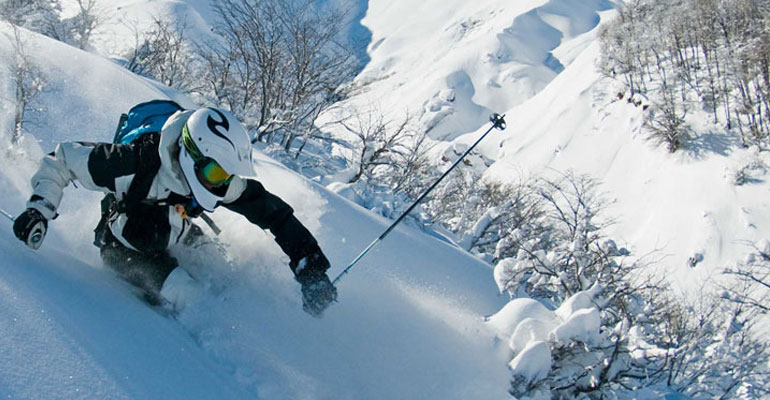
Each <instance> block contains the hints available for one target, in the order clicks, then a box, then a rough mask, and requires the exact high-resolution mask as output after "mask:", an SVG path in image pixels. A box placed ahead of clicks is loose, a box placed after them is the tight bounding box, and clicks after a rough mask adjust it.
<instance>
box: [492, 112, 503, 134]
mask: <svg viewBox="0 0 770 400" xmlns="http://www.w3.org/2000/svg"><path fill="white" fill-rule="evenodd" d="M489 122H491V123H492V126H493V127H494V128H496V129H499V130H501V131H504V130H505V126H506V125H505V114H503V115H500V114H498V113H494V114H492V115H490V116H489Z"/></svg>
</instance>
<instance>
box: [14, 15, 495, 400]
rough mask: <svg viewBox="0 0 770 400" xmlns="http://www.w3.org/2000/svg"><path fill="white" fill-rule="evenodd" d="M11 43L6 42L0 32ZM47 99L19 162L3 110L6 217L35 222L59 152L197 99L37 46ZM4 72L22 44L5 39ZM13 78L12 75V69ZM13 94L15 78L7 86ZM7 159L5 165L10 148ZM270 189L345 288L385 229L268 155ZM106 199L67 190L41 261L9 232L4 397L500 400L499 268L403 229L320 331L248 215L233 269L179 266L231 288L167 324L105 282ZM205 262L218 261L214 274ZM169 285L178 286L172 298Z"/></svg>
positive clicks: (191, 291) (191, 296) (280, 259)
mask: <svg viewBox="0 0 770 400" xmlns="http://www.w3.org/2000/svg"><path fill="white" fill-rule="evenodd" d="M3 29H4V31H3V32H7V30H5V28H3ZM29 49H30V51H31V54H32V55H33V58H34V59H35V60H36V61H37V62H39V63H40V64H41V67H42V69H43V72H44V73H46V74H47V76H48V78H49V80H50V84H49V85H48V90H47V91H46V92H44V93H43V94H42V95H41V110H42V111H39V112H35V113H34V114H33V117H34V119H35V124H30V125H28V127H29V129H30V133H29V134H28V135H27V136H26V137H25V140H24V142H23V143H22V145H21V146H20V147H16V148H11V149H9V143H8V140H9V132H10V128H11V124H12V118H11V117H12V115H11V111H12V110H11V108H10V107H9V106H8V105H9V104H8V103H7V102H4V107H3V108H2V110H0V111H1V112H2V113H1V114H0V128H1V129H2V132H5V133H4V134H3V136H2V143H3V145H2V149H3V151H2V152H0V165H2V166H3V168H2V172H0V184H2V185H3V187H5V188H6V190H4V191H3V192H2V194H1V195H0V204H1V205H2V207H3V208H4V209H7V210H9V211H11V212H13V213H19V212H21V211H22V210H23V207H24V201H25V199H26V197H27V196H28V195H29V191H30V188H29V184H28V180H29V178H30V176H31V175H32V173H33V172H34V170H35V168H36V163H37V160H39V158H40V157H41V156H42V154H43V153H45V152H48V151H51V150H52V149H53V146H54V145H55V143H56V142H58V141H61V140H90V141H99V140H109V138H110V137H111V135H112V133H113V132H114V124H115V123H116V121H117V117H118V115H119V113H120V112H123V111H125V110H126V109H127V108H128V107H129V106H130V105H132V104H134V103H136V102H139V101H143V100H148V99H151V98H156V97H162V96H164V95H171V96H174V98H175V99H177V100H178V101H182V102H185V99H184V98H182V97H180V96H178V95H175V94H174V93H173V92H171V91H168V90H167V89H164V88H160V87H157V86H155V85H153V84H152V83H151V82H149V81H147V80H144V79H141V78H138V77H135V76H132V75H130V74H129V73H127V72H126V71H124V70H122V69H120V68H119V67H117V66H116V65H114V64H112V63H110V62H108V61H107V60H105V59H102V58H99V57H97V56H94V55H91V54H88V53H84V52H81V51H77V50H74V49H72V48H69V47H66V46H64V45H62V44H60V43H57V42H53V41H51V40H49V39H46V38H42V37H40V36H37V35H29ZM0 51H2V53H3V55H4V56H3V58H2V60H8V59H9V57H8V54H9V51H10V50H9V43H8V41H7V40H6V38H5V37H4V36H2V37H0ZM4 64H5V63H4ZM0 76H1V77H2V80H0V82H2V84H3V86H2V93H3V96H4V97H9V94H10V93H9V89H10V87H9V85H8V84H9V77H8V75H7V72H6V69H2V70H0ZM5 149H9V150H5ZM256 170H257V171H258V174H259V176H258V177H259V179H260V180H261V181H262V182H263V183H264V184H265V186H266V187H267V188H268V189H269V190H271V191H273V192H275V193H277V194H279V195H281V196H282V197H283V198H284V199H285V200H287V202H289V203H290V204H291V205H292V206H293V207H294V208H295V209H296V210H297V214H298V216H299V217H300V219H302V220H303V221H304V222H305V223H306V225H307V226H308V227H309V228H310V229H311V230H312V231H313V232H314V233H315V234H316V235H317V237H318V239H319V241H320V243H321V245H322V247H323V248H324V249H325V251H326V253H327V255H328V256H329V259H330V260H331V261H332V264H333V267H332V270H331V271H330V273H331V274H332V275H335V274H336V273H338V272H340V271H341V269H342V268H343V267H344V265H345V264H346V263H347V262H348V261H349V260H350V259H352V258H353V257H354V256H355V255H356V254H357V253H358V252H359V251H360V250H361V249H362V248H363V246H365V245H366V244H367V243H368V241H370V240H371V239H373V238H374V237H376V236H377V235H378V234H379V233H380V232H381V231H382V230H383V229H384V228H385V227H386V223H387V221H384V220H382V219H380V218H377V217H374V216H372V215H371V214H369V213H368V212H366V211H365V210H363V209H361V208H359V207H357V206H355V205H353V204H351V203H350V202H348V201H347V200H344V199H342V198H340V197H338V196H336V195H334V194H331V193H329V192H327V191H325V190H324V189H322V188H320V187H318V186H317V185H315V184H313V183H311V182H309V181H306V180H305V179H304V178H301V177H299V176H298V175H296V174H294V173H292V172H290V171H288V170H287V169H285V168H283V167H282V166H281V165H279V164H278V163H277V162H275V161H272V160H270V159H269V158H267V157H265V156H261V155H258V161H257V165H256ZM98 199H99V195H98V194H97V193H91V192H87V191H85V190H82V189H73V188H71V187H70V188H68V189H67V190H65V198H64V201H63V203H62V207H61V209H60V213H61V216H60V217H59V218H57V219H56V220H55V221H52V222H51V224H50V231H49V235H48V237H47V239H46V242H45V243H44V246H43V247H42V248H41V249H40V250H39V251H37V252H34V251H31V250H29V249H27V248H26V247H24V246H23V245H22V244H21V243H20V242H18V241H17V240H16V239H15V238H14V237H13V234H12V232H11V224H10V223H9V221H5V222H2V223H0V232H1V234H0V248H2V254H3V255H4V256H3V257H2V260H0V290H1V291H2V294H3V295H2V296H0V310H2V311H0V314H2V317H1V318H2V319H1V320H2V321H3V323H2V324H0V342H2V346H3V349H4V351H3V352H2V353H3V354H2V355H0V371H1V372H0V395H3V396H6V397H10V398H26V399H35V398H46V399H48V398H68V399H69V398H136V399H140V398H179V399H183V398H185V399H186V398H212V399H214V398H216V399H223V398H238V399H241V398H270V399H275V398H292V399H295V398H308V399H317V398H318V399H320V398H342V399H357V398H372V399H388V398H479V399H481V398H501V397H503V396H505V390H506V388H507V382H508V378H509V375H508V372H507V370H506V368H505V363H506V361H507V360H506V354H505V353H506V351H505V350H504V345H503V346H501V345H500V344H499V343H498V341H497V340H496V339H495V335H494V333H493V332H491V331H489V330H488V328H487V327H486V326H485V324H484V323H483V322H482V316H484V315H488V314H491V313H493V312H494V311H496V310H497V309H499V308H500V307H501V306H502V304H504V303H505V299H504V298H502V297H499V296H497V295H496V289H495V284H494V281H493V279H492V274H491V269H490V268H489V267H488V266H487V265H485V264H483V263H482V262H480V261H478V260H476V259H475V258H473V257H471V256H469V255H467V254H464V253H462V252H460V251H458V250H456V249H455V248H453V247H450V246H449V245H447V244H446V243H444V242H441V241H439V240H436V239H434V238H431V237H428V236H425V235H423V234H422V233H420V232H417V231H414V230H412V229H410V228H408V227H403V228H399V229H398V230H396V231H394V233H393V234H392V235H391V236H390V237H388V239H387V240H386V241H385V242H384V243H382V244H381V246H380V247H379V248H378V249H377V250H375V251H373V252H372V253H371V254H370V255H369V256H367V258H366V259H365V260H364V261H362V262H361V264H360V265H359V266H358V267H357V269H356V270H355V271H354V272H353V273H351V274H350V275H348V276H346V278H345V279H343V280H342V281H341V282H340V285H339V292H340V295H339V300H340V301H339V303H337V304H335V305H333V306H332V307H331V308H330V309H329V310H328V312H327V313H326V315H325V316H324V318H323V319H320V320H319V319H314V318H311V317H310V316H308V315H306V314H305V313H303V312H302V311H301V300H300V293H299V287H298V285H297V284H296V283H295V282H294V281H293V278H292V276H291V272H290V271H289V269H288V267H287V266H286V261H287V260H286V259H285V256H282V254H281V252H280V250H279V248H278V247H277V245H275V244H274V243H273V241H272V239H271V238H270V237H269V235H268V234H266V233H264V232H262V231H261V230H259V229H257V228H256V227H253V226H250V225H249V224H248V223H247V222H246V221H245V220H243V219H242V218H240V217H239V216H237V215H234V214H231V213H228V212H227V210H221V211H218V212H216V213H214V214H213V218H214V219H215V220H216V221H217V222H218V224H219V225H220V226H222V227H224V228H225V233H224V234H223V235H222V241H223V242H225V243H228V244H229V246H230V247H229V254H230V255H231V256H232V260H230V262H229V263H211V262H210V260H216V259H217V258H216V256H215V255H212V254H210V252H207V251H206V250H201V249H199V250H197V251H194V252H182V253H179V254H178V255H179V257H180V260H181V262H182V264H183V265H186V266H189V267H191V268H196V267H197V268H200V267H201V266H203V267H204V268H208V269H210V270H211V271H212V272H213V275H214V276H215V277H216V278H215V280H216V282H215V283H217V284H224V289H217V290H214V289H205V288H200V287H195V286H188V287H185V286H184V285H182V286H181V287H177V289H180V290H181V291H182V292H185V293H183V295H182V298H181V299H180V301H179V303H178V304H179V305H180V306H183V307H184V308H183V309H182V310H181V311H180V312H179V315H178V316H177V318H176V319H171V318H166V317H162V316H160V315H159V314H158V313H156V312H155V311H153V310H151V309H149V308H148V307H147V306H146V305H144V304H143V303H142V302H141V301H139V300H138V299H136V298H135V296H134V295H133V294H132V293H131V290H130V288H129V287H128V285H126V284H124V283H123V282H121V281H119V280H118V279H117V278H116V277H115V276H114V275H113V273H112V272H111V271H109V270H108V269H107V268H105V267H104V266H102V264H101V262H100V261H99V258H98V252H97V249H96V248H95V247H93V246H92V245H91V244H90V242H91V241H92V229H93V227H94V226H95V224H96V222H97V220H98ZM207 260H208V261H209V262H207ZM172 287H173V285H172Z"/></svg>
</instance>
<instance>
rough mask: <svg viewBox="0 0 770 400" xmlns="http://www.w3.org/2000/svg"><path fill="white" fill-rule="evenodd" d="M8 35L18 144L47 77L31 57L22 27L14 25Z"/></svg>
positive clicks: (14, 134)
mask: <svg viewBox="0 0 770 400" xmlns="http://www.w3.org/2000/svg"><path fill="white" fill-rule="evenodd" d="M6 37H7V38H8V40H9V41H10V42H11V44H12V48H13V60H12V62H10V63H9V66H8V68H9V71H8V72H9V73H10V76H11V78H12V79H13V87H14V98H13V104H14V107H15V108H14V110H15V111H14V126H13V135H12V137H11V143H12V144H17V143H18V142H19V141H20V140H21V139H22V137H23V136H24V132H25V129H24V125H25V124H26V123H28V122H29V121H30V112H31V111H33V110H34V109H35V107H36V106H37V104H36V100H37V97H38V95H39V94H40V92H41V91H42V90H43V89H44V87H45V85H46V79H45V76H44V75H43V73H42V72H41V71H40V69H39V68H38V67H37V65H36V64H35V62H34V61H33V60H32V58H31V57H30V55H29V53H28V50H27V46H28V44H27V43H26V41H25V40H24V38H23V37H22V32H21V29H20V28H19V27H18V26H16V25H12V34H7V35H6Z"/></svg>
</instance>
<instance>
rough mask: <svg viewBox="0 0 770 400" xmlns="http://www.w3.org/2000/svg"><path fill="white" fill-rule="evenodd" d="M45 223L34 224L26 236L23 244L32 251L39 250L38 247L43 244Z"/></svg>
mask: <svg viewBox="0 0 770 400" xmlns="http://www.w3.org/2000/svg"><path fill="white" fill-rule="evenodd" d="M45 232H46V228H45V223H43V222H42V221H41V222H38V223H36V224H35V226H34V227H32V230H31V231H30V232H29V235H28V236H27V240H26V241H25V243H26V244H27V246H28V247H29V248H30V249H32V250H37V249H39V248H40V246H41V245H42V244H43V239H44V238H45Z"/></svg>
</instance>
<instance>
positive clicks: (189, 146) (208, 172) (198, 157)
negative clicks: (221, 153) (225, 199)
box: [182, 124, 233, 187]
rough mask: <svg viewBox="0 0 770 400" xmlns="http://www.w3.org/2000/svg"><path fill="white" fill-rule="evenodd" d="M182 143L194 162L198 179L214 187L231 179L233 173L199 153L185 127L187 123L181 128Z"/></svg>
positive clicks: (226, 183) (223, 184) (224, 184)
mask: <svg viewBox="0 0 770 400" xmlns="http://www.w3.org/2000/svg"><path fill="white" fill-rule="evenodd" d="M182 144H183V145H184V148H185V150H187V154H189V155H190V158H192V160H193V162H194V163H195V167H194V168H195V173H196V175H197V176H198V179H200V180H201V181H205V183H208V184H209V185H211V186H214V187H219V186H226V185H228V184H229V183H230V181H231V180H232V179H233V175H231V174H229V173H227V171H225V169H224V168H222V166H221V165H219V163H217V162H216V161H214V159H213V158H210V157H206V156H204V155H203V153H201V151H200V149H198V146H196V145H195V141H194V140H193V138H192V135H190V131H189V130H188V129H187V124H185V126H184V127H183V128H182Z"/></svg>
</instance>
